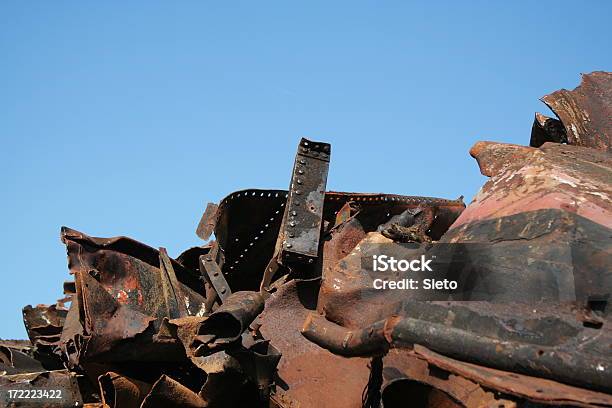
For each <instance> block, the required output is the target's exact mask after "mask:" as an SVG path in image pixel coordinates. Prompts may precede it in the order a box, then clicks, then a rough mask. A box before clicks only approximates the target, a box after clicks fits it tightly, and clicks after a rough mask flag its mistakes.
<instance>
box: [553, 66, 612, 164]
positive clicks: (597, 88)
mask: <svg viewBox="0 0 612 408" xmlns="http://www.w3.org/2000/svg"><path fill="white" fill-rule="evenodd" d="M542 101H543V102H544V103H545V104H546V105H548V107H549V108H550V109H551V110H552V111H553V112H555V115H557V116H558V117H559V119H561V122H562V123H563V126H564V127H565V131H566V133H567V140H568V143H569V144H572V145H577V146H585V147H592V148H595V149H599V150H603V151H607V152H608V153H610V152H612V120H610V118H612V72H602V71H597V72H591V73H590V74H583V75H582V81H581V82H580V85H579V86H578V87H576V89H574V90H573V91H568V90H566V89H561V90H559V91H556V92H553V93H552V94H550V95H546V96H544V97H543V98H542Z"/></svg>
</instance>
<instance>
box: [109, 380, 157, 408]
mask: <svg viewBox="0 0 612 408" xmlns="http://www.w3.org/2000/svg"><path fill="white" fill-rule="evenodd" d="M98 383H99V386H100V395H101V398H102V403H104V404H105V405H107V406H108V407H109V408H115V407H116V408H138V407H139V406H140V404H141V402H142V401H143V400H144V398H145V396H146V395H147V394H148V393H149V391H150V390H151V384H147V383H145V382H143V381H138V380H135V379H133V378H129V377H126V376H123V375H121V374H118V373H114V372H108V373H106V374H104V375H102V376H100V378H99V379H98Z"/></svg>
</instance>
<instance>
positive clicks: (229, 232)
mask: <svg viewBox="0 0 612 408" xmlns="http://www.w3.org/2000/svg"><path fill="white" fill-rule="evenodd" d="M287 196H288V193H287V191H285V190H256V189H251V190H241V191H236V192H234V193H232V194H230V195H228V196H227V197H225V198H224V199H223V200H221V203H220V204H219V210H218V211H217V220H216V226H215V237H216V239H217V243H218V245H219V258H218V259H217V263H218V264H219V266H220V268H221V270H222V272H223V274H224V276H225V279H226V280H227V282H228V284H229V285H230V287H231V289H232V290H233V291H234V292H236V291H243V290H251V291H252V290H259V287H260V283H261V279H262V275H263V272H264V270H265V268H266V265H267V264H268V262H269V261H270V259H271V258H272V256H273V254H274V245H275V243H276V238H277V236H278V232H279V229H280V225H281V221H282V218H283V214H284V211H285V204H286V201H287Z"/></svg>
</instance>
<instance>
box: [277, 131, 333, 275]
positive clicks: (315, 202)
mask: <svg viewBox="0 0 612 408" xmlns="http://www.w3.org/2000/svg"><path fill="white" fill-rule="evenodd" d="M330 154H331V145H330V144H328V143H322V142H314V141H311V140H308V139H304V138H302V140H301V141H300V144H299V147H298V152H297V155H296V157H295V163H294V165H293V174H292V177H291V184H290V185H289V197H288V199H287V206H286V208H285V216H284V218H283V224H282V227H281V238H282V243H281V256H280V260H281V262H282V263H293V262H298V263H313V262H314V260H315V259H316V258H317V257H318V255H319V237H320V234H321V223H322V217H323V203H324V199H325V187H326V185H327V172H328V171H329V158H330Z"/></svg>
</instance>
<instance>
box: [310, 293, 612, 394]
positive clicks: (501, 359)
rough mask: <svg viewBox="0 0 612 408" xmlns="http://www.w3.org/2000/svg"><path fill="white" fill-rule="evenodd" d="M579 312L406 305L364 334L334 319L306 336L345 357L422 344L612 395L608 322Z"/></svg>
mask: <svg viewBox="0 0 612 408" xmlns="http://www.w3.org/2000/svg"><path fill="white" fill-rule="evenodd" d="M536 307H537V310H536ZM574 307H575V306H574V305H573V304H567V303H556V304H554V303H553V304H550V303H542V304H540V305H538V306H534V305H533V304H523V305H521V304H520V303H512V304H505V303H500V304H497V303H489V302H438V303H436V302H419V301H410V302H405V303H404V305H403V309H402V310H401V312H400V316H401V317H400V316H392V317H389V318H388V319H385V320H384V321H381V322H377V323H375V324H373V325H370V326H368V327H364V328H362V329H361V330H359V331H356V330H347V329H345V328H342V327H335V326H334V324H333V323H331V322H326V323H324V324H321V323H318V322H317V323H318V327H323V328H325V329H324V330H312V329H311V326H313V319H307V320H306V323H305V327H304V330H303V333H304V335H306V336H308V338H309V339H310V340H312V341H314V342H315V343H316V344H318V345H320V346H322V347H325V348H328V349H330V350H331V351H333V352H336V353H339V354H342V355H364V354H370V355H377V354H380V353H381V351H384V350H385V349H386V348H387V347H393V348H412V347H414V345H415V344H419V345H423V346H425V347H427V348H429V349H432V350H435V351H437V352H439V353H441V354H444V355H446V356H450V357H453V358H457V359H459V360H463V361H469V362H474V363H477V364H482V365H485V366H489V367H494V368H498V369H502V370H508V371H516V372H520V373H525V374H529V375H535V376H540V377H543V378H550V379H554V380H557V381H562V382H565V383H568V384H574V385H578V386H580V387H585V388H592V389H596V390H601V391H604V392H610V391H611V390H612V387H611V384H612V370H611V369H610V368H611V367H612V358H611V356H610V353H609V352H608V348H609V345H610V344H612V329H610V328H609V327H607V326H610V325H607V324H604V325H603V326H602V327H600V328H599V329H593V328H590V327H585V326H584V325H583V324H582V322H581V321H577V320H576V313H575V310H572V309H573V308H574ZM319 319H323V318H322V317H320V318H319ZM608 321H609V317H608V318H606V322H608ZM354 333H358V334H361V333H366V334H368V333H369V334H374V335H372V336H371V337H368V338H367V339H368V341H367V343H366V344H367V348H364V347H363V342H359V341H352V336H353V335H354ZM378 333H381V334H378ZM357 337H358V338H360V336H357ZM361 338H363V337H361ZM342 339H344V341H343V342H341V341H342ZM595 340H596V341H595ZM340 342H341V343H340ZM339 343H340V346H338V344H339Z"/></svg>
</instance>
